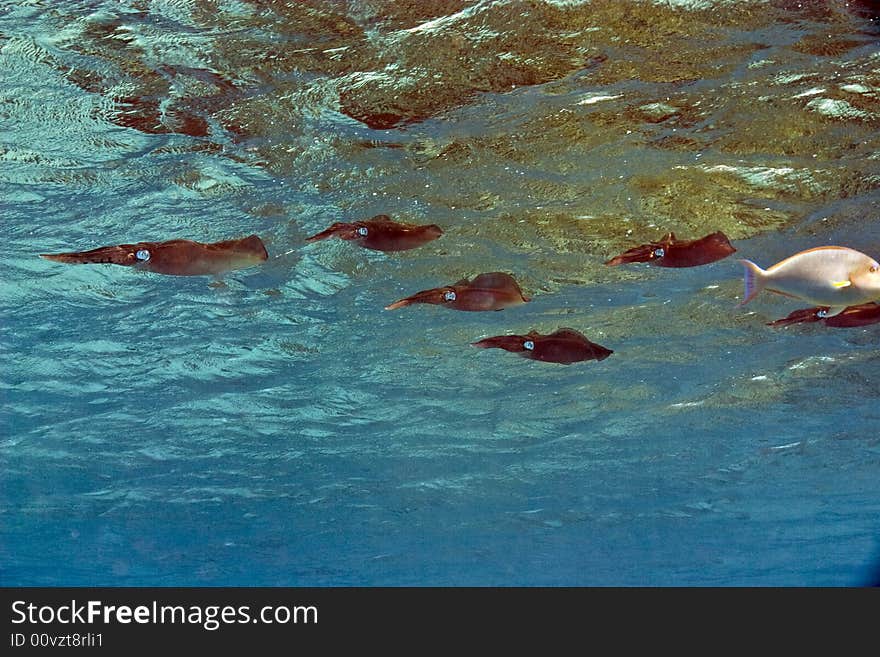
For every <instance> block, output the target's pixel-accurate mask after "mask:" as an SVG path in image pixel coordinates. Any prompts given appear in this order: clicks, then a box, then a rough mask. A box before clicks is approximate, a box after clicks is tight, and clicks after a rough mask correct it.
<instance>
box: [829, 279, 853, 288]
mask: <svg viewBox="0 0 880 657" xmlns="http://www.w3.org/2000/svg"><path fill="white" fill-rule="evenodd" d="M831 285H833V286H834V287H849V286H850V285H852V281H850V280H846V281H833V282H832V283H831Z"/></svg>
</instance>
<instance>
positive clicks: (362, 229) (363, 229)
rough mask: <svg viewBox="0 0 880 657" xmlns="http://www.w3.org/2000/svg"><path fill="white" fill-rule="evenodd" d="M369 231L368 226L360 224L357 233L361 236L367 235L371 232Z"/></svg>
mask: <svg viewBox="0 0 880 657" xmlns="http://www.w3.org/2000/svg"><path fill="white" fill-rule="evenodd" d="M369 232H370V231H368V230H367V227H366V226H358V229H357V234H358V235H360V236H361V237H366V236H367V233H369Z"/></svg>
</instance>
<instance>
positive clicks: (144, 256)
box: [134, 249, 150, 262]
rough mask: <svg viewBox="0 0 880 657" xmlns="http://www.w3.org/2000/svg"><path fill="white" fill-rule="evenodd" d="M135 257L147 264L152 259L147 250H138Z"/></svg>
mask: <svg viewBox="0 0 880 657" xmlns="http://www.w3.org/2000/svg"><path fill="white" fill-rule="evenodd" d="M134 257H135V258H137V259H138V260H143V261H144V262H146V261H147V260H149V259H150V252H149V251H147V250H146V249H138V250H137V251H136V252H135V254H134Z"/></svg>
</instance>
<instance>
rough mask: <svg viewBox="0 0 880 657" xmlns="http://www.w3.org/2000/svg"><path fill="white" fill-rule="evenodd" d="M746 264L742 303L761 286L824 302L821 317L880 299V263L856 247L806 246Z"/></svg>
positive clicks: (802, 298)
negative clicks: (765, 263)
mask: <svg viewBox="0 0 880 657" xmlns="http://www.w3.org/2000/svg"><path fill="white" fill-rule="evenodd" d="M740 262H741V263H742V264H743V266H744V267H745V295H744V298H743V301H742V303H740V305H741V306H744V305H745V304H747V303H748V302H749V301H751V300H752V299H754V298H755V297H756V296H757V295H758V294H759V293H760V292H761V290H764V289H766V290H767V291H768V292H776V293H777V294H783V295H785V296H789V297H792V298H794V299H801V300H803V301H806V302H808V303H812V304H813V305H815V306H827V307H828V310H827V311H826V312H825V313H824V315H822V317H834V316H835V315H838V314H840V313H842V312H843V311H844V310H845V309H846V308H847V307H848V306H855V305H858V304H862V303H866V302H868V301H874V300H876V299H880V264H878V263H877V261H876V260H874V259H873V258H871V257H869V256H867V255H865V254H864V253H862V252H860V251H856V250H855V249H850V248H846V247H843V246H820V247H818V248H815V249H807V250H806V251H801V252H800V253H796V254H794V255H793V256H791V257H789V258H786V259H785V260H782V261H781V262H778V263H776V264H775V265H773V266H772V267H769V268H767V269H761V268H760V267H759V266H758V265H756V264H755V263H754V262H752V261H750V260H740Z"/></svg>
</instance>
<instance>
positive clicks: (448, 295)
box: [443, 290, 455, 301]
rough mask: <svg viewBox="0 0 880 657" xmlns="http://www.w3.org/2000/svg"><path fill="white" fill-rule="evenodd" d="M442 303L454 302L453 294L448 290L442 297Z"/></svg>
mask: <svg viewBox="0 0 880 657" xmlns="http://www.w3.org/2000/svg"><path fill="white" fill-rule="evenodd" d="M443 300H444V301H455V292H453V291H452V290H449V292H447V293H446V294H444V295H443Z"/></svg>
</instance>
